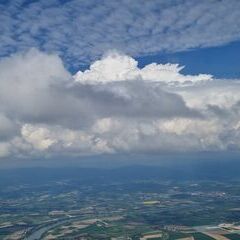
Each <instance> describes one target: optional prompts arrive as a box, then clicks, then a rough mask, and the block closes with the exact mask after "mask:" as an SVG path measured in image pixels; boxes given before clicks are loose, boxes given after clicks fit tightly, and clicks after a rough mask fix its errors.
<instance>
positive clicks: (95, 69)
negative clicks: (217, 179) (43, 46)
mask: <svg viewBox="0 0 240 240" xmlns="http://www.w3.org/2000/svg"><path fill="white" fill-rule="evenodd" d="M109 69H110V71H109ZM180 70H181V67H179V66H177V65H171V64H166V65H162V64H155V63H152V64H150V65H147V66H145V67H144V68H142V69H141V68H139V67H138V63H137V61H136V60H134V59H133V58H131V57H129V56H127V55H123V54H118V53H116V52H115V53H114V54H108V55H105V56H104V57H103V58H102V59H100V60H98V61H97V62H94V63H93V64H92V65H91V66H90V69H89V70H87V71H84V72H79V73H78V74H77V75H75V76H71V74H70V73H69V72H68V71H66V70H65V68H64V66H63V63H62V61H61V59H60V58H59V57H58V56H56V55H52V54H44V53H42V52H39V51H37V50H31V51H30V52H27V53H22V54H16V55H13V56H11V57H9V58H6V59H3V60H2V61H1V62H0V106H1V107H0V123H1V124H0V125H1V126H0V156H1V157H7V156H9V157H10V156H11V157H15V158H17V157H27V156H28V157H32V156H44V157H48V156H57V155H61V156H68V157H69V156H85V155H95V154H110V153H111V154H118V153H147V152H151V153H152V152H156V153H162V152H193V151H227V150H237V151H239V150H240V122H239V117H240V96H239V94H238V93H239V91H240V84H239V81H238V80H224V79H222V80H218V79H214V77H212V76H209V75H201V74H200V75H195V76H190V75H184V74H181V72H180Z"/></svg>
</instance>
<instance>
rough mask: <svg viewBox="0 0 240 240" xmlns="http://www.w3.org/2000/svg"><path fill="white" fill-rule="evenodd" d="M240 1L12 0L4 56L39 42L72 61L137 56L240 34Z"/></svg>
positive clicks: (6, 4)
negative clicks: (114, 53)
mask: <svg viewBox="0 0 240 240" xmlns="http://www.w3.org/2000/svg"><path fill="white" fill-rule="evenodd" d="M239 8H240V2H239V1H238V0H223V1H218V0H212V1H209V0H202V1H188V0H183V1H161V0H160V1H159V0H148V1H146V0H137V1H129V0H111V1H108V0H104V1H101V2H100V1H97V0H88V1H84V0H68V1H60V0H48V1H46V0H38V1H28V0H17V1H16V0H9V1H1V3H0V12H1V15H0V42H1V46H0V55H1V56H6V55H8V54H10V53H13V52H16V51H21V50H26V49H28V48H29V47H38V48H40V49H42V50H45V51H54V52H57V53H59V54H60V55H61V56H63V57H64V60H65V62H67V63H69V64H70V65H71V66H73V65H74V66H75V67H76V65H79V64H85V63H89V60H93V59H96V57H99V56H100V55H102V54H103V53H104V52H105V51H106V50H108V49H114V48H115V49H118V50H122V51H124V52H126V53H127V54H130V55H133V56H140V55H146V54H152V53H158V52H160V51H162V52H163V51H167V52H172V51H173V52H175V51H182V50H186V49H191V48H196V47H208V46H218V45H221V44H224V43H228V42H230V41H235V40H239V39H240V33H239V26H240V12H239Z"/></svg>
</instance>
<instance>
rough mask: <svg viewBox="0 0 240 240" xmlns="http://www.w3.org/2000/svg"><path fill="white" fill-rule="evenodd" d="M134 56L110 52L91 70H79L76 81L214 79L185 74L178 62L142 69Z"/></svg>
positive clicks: (208, 76) (191, 81) (175, 81)
mask: <svg viewBox="0 0 240 240" xmlns="http://www.w3.org/2000/svg"><path fill="white" fill-rule="evenodd" d="M137 65H138V63H137V61H136V60H134V59H133V58H131V57H129V56H127V55H123V54H120V53H117V52H110V53H108V54H107V55H105V56H104V57H103V58H102V59H101V60H98V61H96V62H94V63H93V64H92V65H91V66H90V69H89V70H85V71H84V72H82V71H78V72H77V73H76V75H75V76H74V78H75V81H77V82H80V83H87V84H98V83H109V82H115V81H116V82H117V81H126V80H138V79H141V80H144V81H152V82H161V83H166V84H171V83H172V84H174V85H175V84H176V83H179V84H191V83H196V82H202V81H209V80H212V76H211V75H209V74H199V75H196V76H190V75H189V76H188V75H183V74H181V73H180V71H181V70H182V69H183V67H181V66H179V65H178V64H169V63H168V64H156V63H152V64H149V65H146V66H145V67H144V68H142V69H140V68H139V67H138V66H137Z"/></svg>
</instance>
